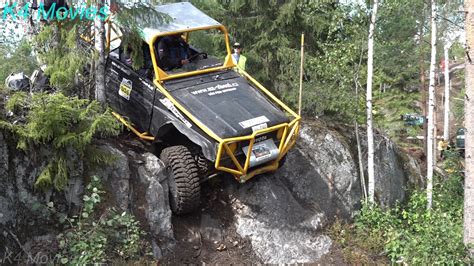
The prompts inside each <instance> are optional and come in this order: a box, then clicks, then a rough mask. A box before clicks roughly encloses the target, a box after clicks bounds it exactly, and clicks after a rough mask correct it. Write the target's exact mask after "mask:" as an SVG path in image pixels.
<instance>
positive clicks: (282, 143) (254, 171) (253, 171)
mask: <svg viewBox="0 0 474 266" xmlns="http://www.w3.org/2000/svg"><path fill="white" fill-rule="evenodd" d="M300 119H301V118H300V117H296V118H295V119H294V120H293V121H291V122H290V123H284V124H280V125H276V126H273V127H269V128H265V129H261V130H257V131H255V132H253V133H252V134H251V135H248V136H242V137H234V138H228V139H223V140H222V141H221V142H220V143H219V146H218V150H217V156H216V162H215V168H216V170H218V171H222V172H227V173H230V174H232V175H233V176H234V177H235V179H237V181H239V182H240V183H244V182H246V181H247V180H249V179H251V178H252V177H254V176H256V175H259V174H263V173H266V172H271V171H275V170H276V169H278V166H279V163H280V160H281V159H282V158H283V156H285V155H286V154H287V153H288V151H289V150H290V148H291V147H293V146H294V145H295V143H296V139H297V136H298V132H299V129H300ZM279 131H280V132H281V133H280V134H277V135H278V136H279V138H278V141H279V144H278V157H277V158H276V159H275V160H272V161H269V162H267V163H264V164H262V165H258V166H255V167H252V168H251V167H250V157H251V154H252V148H253V146H254V144H255V139H256V138H257V137H258V136H261V135H264V134H268V133H272V132H279ZM241 143H246V144H245V146H246V147H248V151H247V152H246V155H245V156H243V158H242V159H240V160H239V159H238V157H242V156H236V154H235V148H234V150H233V149H232V148H231V147H232V146H233V147H240V146H243V145H240V144H241ZM247 143H248V144H247ZM229 158H230V161H231V164H230V165H229V164H226V165H224V163H223V161H224V159H227V160H226V161H228V159H229Z"/></svg>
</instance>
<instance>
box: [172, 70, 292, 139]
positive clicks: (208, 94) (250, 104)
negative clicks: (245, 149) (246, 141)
mask: <svg viewBox="0 0 474 266" xmlns="http://www.w3.org/2000/svg"><path fill="white" fill-rule="evenodd" d="M165 88H166V89H167V90H168V91H169V92H170V93H171V94H172V95H173V97H174V98H175V99H176V100H177V101H178V102H179V103H180V104H181V105H183V106H184V107H185V108H186V109H187V110H188V111H189V112H191V114H192V115H194V116H195V117H196V118H197V119H198V120H199V121H201V122H202V123H203V124H204V125H206V126H207V127H208V128H209V129H210V130H212V131H213V132H214V133H215V134H217V135H218V136H219V137H221V138H230V137H236V136H244V135H250V134H252V133H253V131H255V130H258V129H262V128H266V127H271V126H274V125H278V124H281V123H287V122H289V119H288V117H287V116H286V115H285V113H284V112H283V111H281V110H280V109H279V108H278V107H276V106H275V105H274V104H273V103H272V102H270V101H269V100H268V99H267V97H265V96H264V95H263V94H262V93H261V92H260V91H259V90H258V89H257V88H255V87H253V86H252V85H250V84H249V83H248V81H247V80H246V79H245V78H243V77H241V76H239V75H237V74H236V73H235V72H233V71H229V72H224V73H221V74H215V73H214V74H211V75H209V74H208V75H205V76H198V77H194V78H191V79H187V80H181V82H180V81H178V80H174V81H172V82H168V83H165Z"/></svg>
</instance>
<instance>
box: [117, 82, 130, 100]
mask: <svg viewBox="0 0 474 266" xmlns="http://www.w3.org/2000/svg"><path fill="white" fill-rule="evenodd" d="M118 93H119V95H120V96H122V97H123V98H125V99H127V100H130V94H131V93H132V81H130V80H128V79H126V78H123V79H122V83H120V88H119V92H118Z"/></svg>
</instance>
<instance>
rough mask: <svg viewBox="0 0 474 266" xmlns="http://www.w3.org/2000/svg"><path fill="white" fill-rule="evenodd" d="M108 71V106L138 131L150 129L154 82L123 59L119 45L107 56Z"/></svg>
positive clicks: (106, 78)
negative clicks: (126, 119) (121, 58)
mask: <svg viewBox="0 0 474 266" xmlns="http://www.w3.org/2000/svg"><path fill="white" fill-rule="evenodd" d="M105 72H106V74H105V75H106V76H105V80H106V82H105V83H106V97H107V103H108V104H109V106H110V107H111V108H112V110H113V111H114V112H116V113H118V114H120V115H121V116H123V117H125V118H128V120H129V121H131V122H132V125H133V126H134V127H135V128H137V129H138V130H140V131H148V130H149V127H150V120H151V112H152V107H153V100H154V93H155V89H154V86H153V83H152V82H151V81H150V80H149V78H148V77H146V76H142V75H140V74H138V72H140V71H138V72H137V71H134V70H133V69H132V67H131V66H129V65H128V64H126V63H124V62H122V61H121V60H120V56H119V49H118V48H117V49H116V50H114V51H112V52H111V53H110V55H109V56H108V59H107V65H106V71H105Z"/></svg>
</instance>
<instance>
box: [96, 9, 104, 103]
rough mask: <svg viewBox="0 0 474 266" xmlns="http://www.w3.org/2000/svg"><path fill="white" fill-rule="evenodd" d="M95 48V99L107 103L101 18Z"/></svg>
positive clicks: (98, 20)
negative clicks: (96, 54) (96, 55)
mask: <svg viewBox="0 0 474 266" xmlns="http://www.w3.org/2000/svg"><path fill="white" fill-rule="evenodd" d="M97 2H98V7H97V8H99V9H100V8H101V7H102V6H103V3H102V1H100V0H99V1H97ZM94 40H95V48H96V50H97V53H98V58H97V61H96V64H95V99H96V100H97V101H99V102H101V103H105V101H106V99H105V23H104V21H102V20H100V19H99V16H97V18H96V19H95V36H94Z"/></svg>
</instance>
